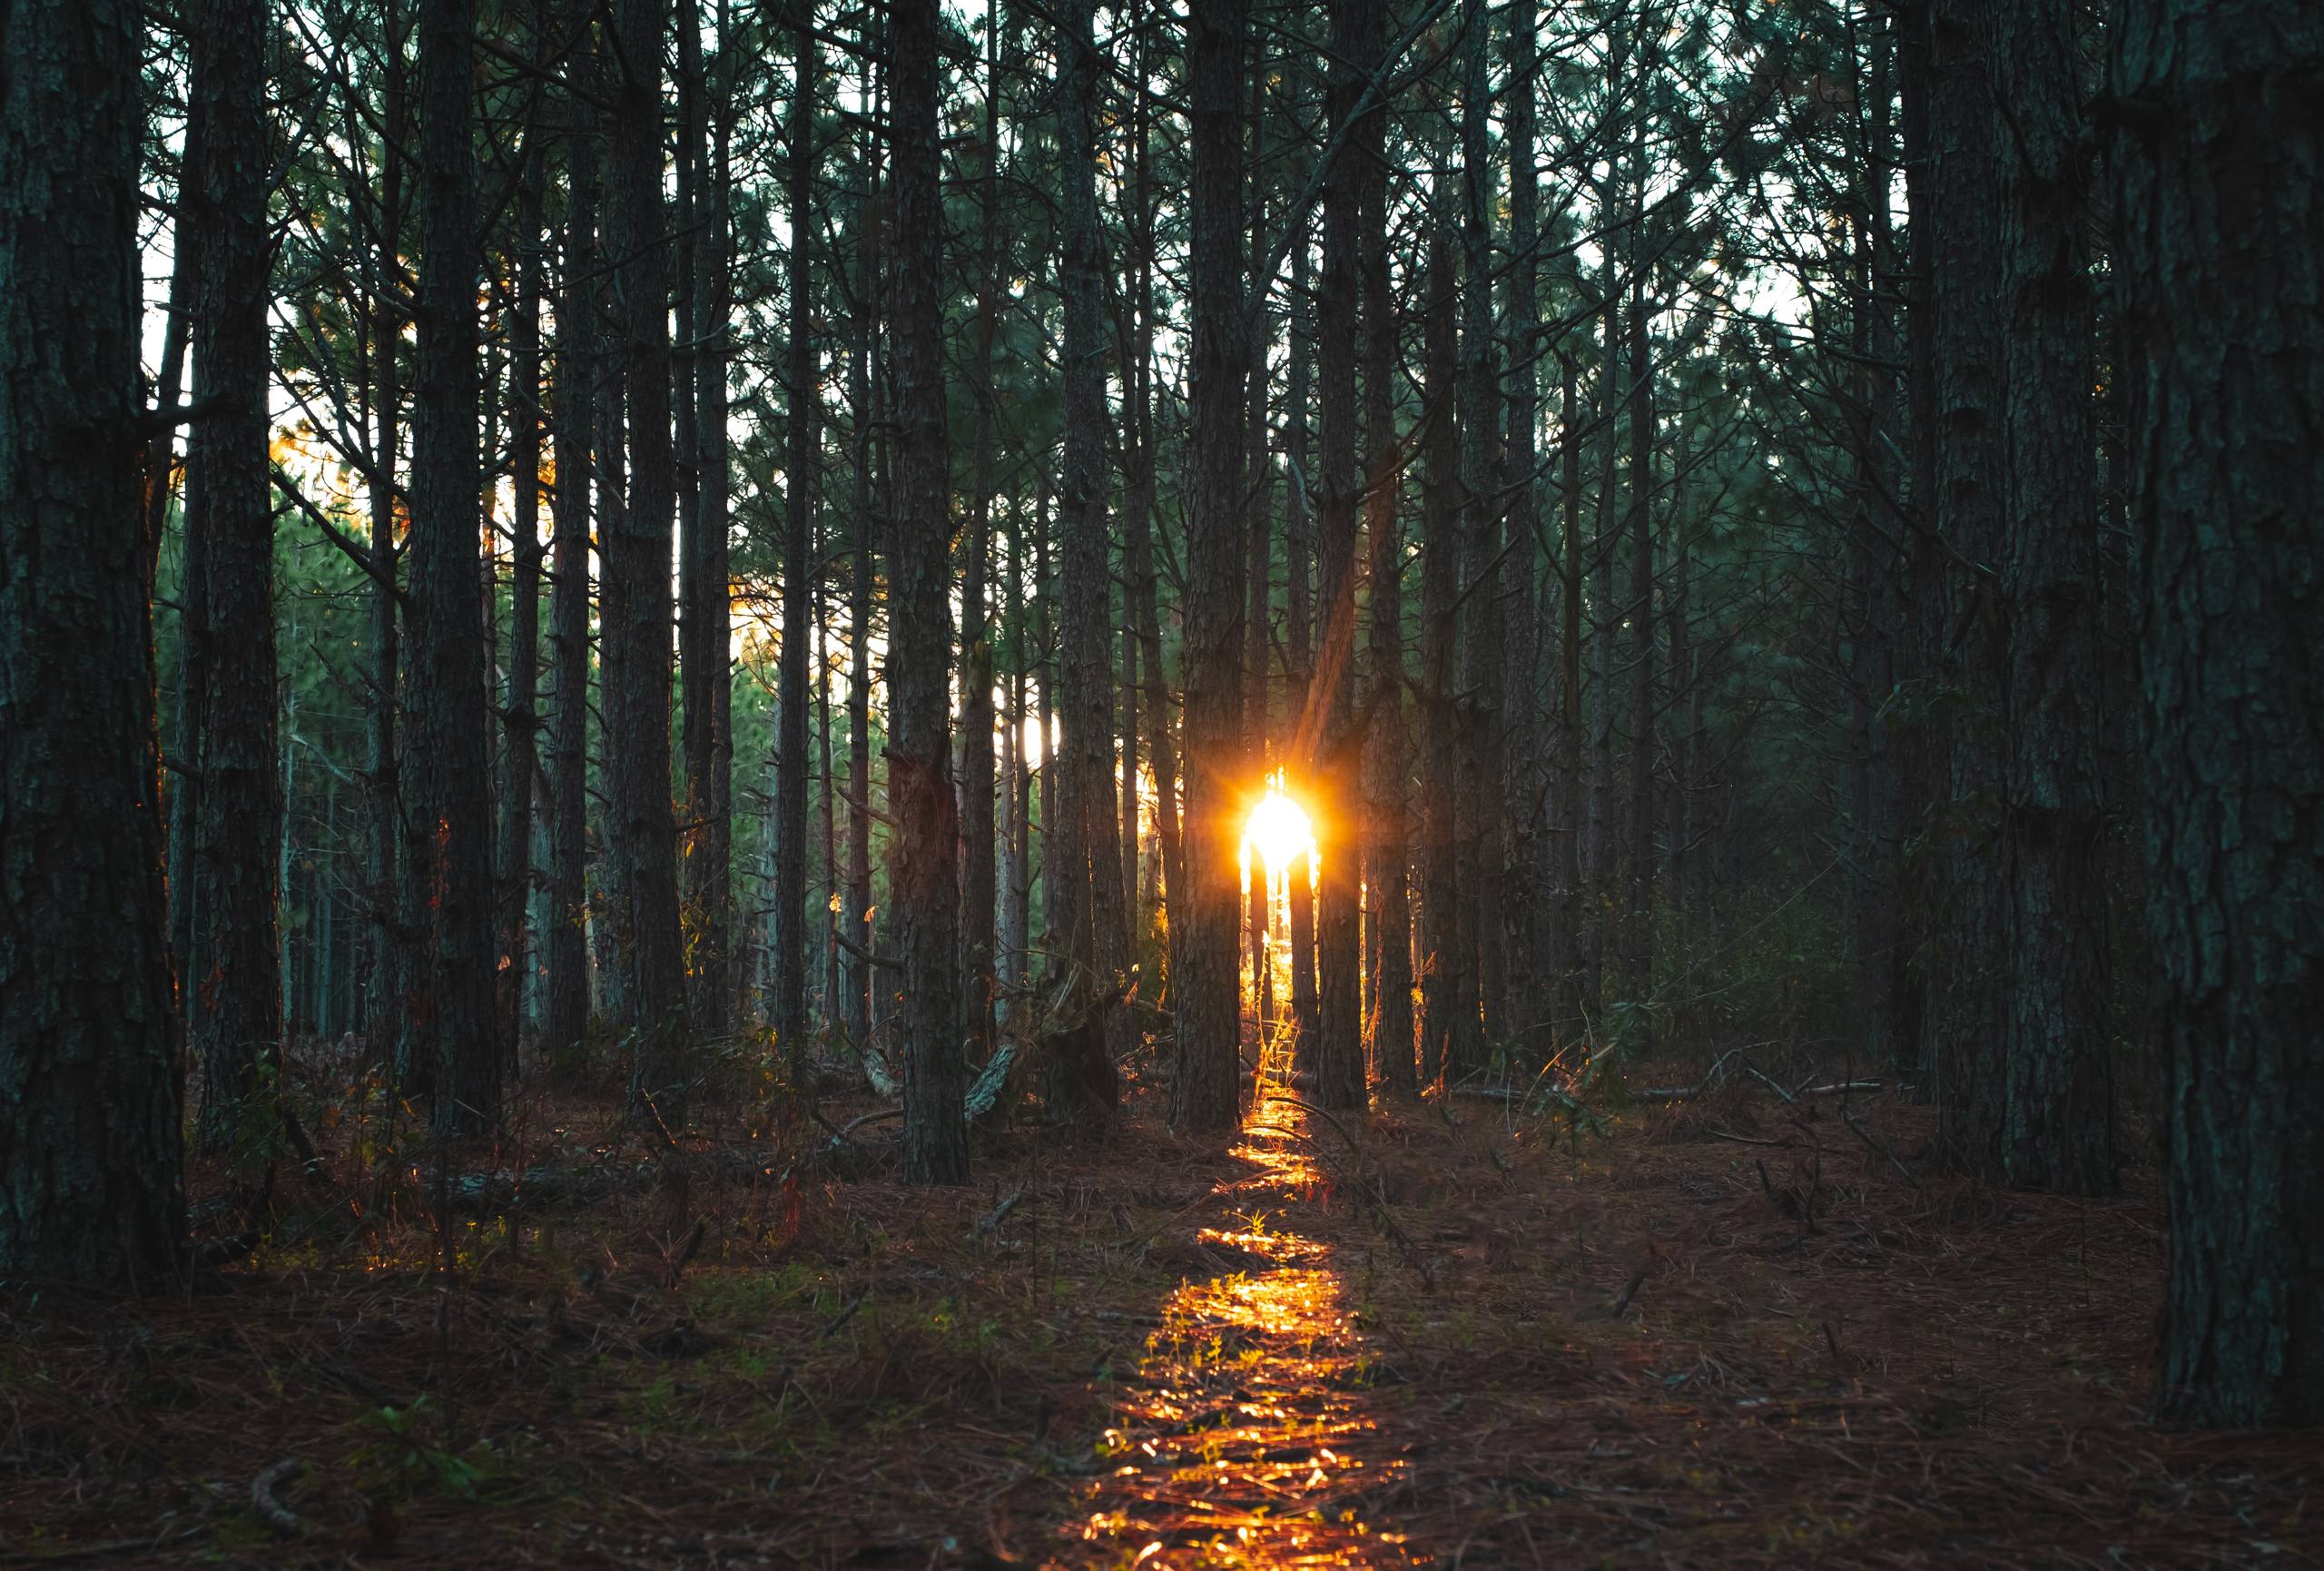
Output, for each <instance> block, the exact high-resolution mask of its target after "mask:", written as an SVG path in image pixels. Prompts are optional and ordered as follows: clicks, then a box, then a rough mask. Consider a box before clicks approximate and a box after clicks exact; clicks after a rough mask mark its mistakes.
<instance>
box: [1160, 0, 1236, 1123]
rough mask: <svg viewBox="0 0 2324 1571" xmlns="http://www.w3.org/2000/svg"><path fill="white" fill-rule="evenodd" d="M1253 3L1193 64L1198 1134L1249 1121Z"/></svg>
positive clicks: (1190, 514)
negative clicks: (1248, 124) (1245, 227)
mask: <svg viewBox="0 0 2324 1571" xmlns="http://www.w3.org/2000/svg"><path fill="white" fill-rule="evenodd" d="M1248 10H1249V7H1248V5H1247V4H1246V0H1193V5H1192V12H1191V20H1190V22H1189V25H1188V42H1187V72H1188V76H1189V81H1190V83H1191V89H1190V91H1191V94H1192V117H1191V118H1192V128H1193V141H1194V186H1193V193H1192V219H1193V237H1192V238H1193V274H1194V277H1193V286H1194V342H1193V346H1192V347H1193V363H1192V380H1193V389H1192V392H1191V395H1190V398H1189V406H1190V407H1189V410H1188V420H1189V427H1190V433H1189V434H1190V440H1191V443H1192V450H1191V454H1190V458H1189V466H1188V467H1189V470H1190V492H1189V495H1188V497H1187V575H1188V582H1189V583H1192V584H1197V585H1200V586H1201V587H1202V592H1201V593H1199V594H1196V595H1194V596H1192V597H1190V603H1189V604H1188V605H1187V608H1186V824H1185V828H1184V831H1183V836H1184V839H1183V845H1182V847H1181V849H1182V853H1183V855H1184V857H1185V862H1186V875H1185V880H1184V882H1185V885H1186V887H1185V891H1184V895H1183V897H1180V896H1179V891H1178V890H1177V888H1176V887H1174V888H1173V890H1172V895H1173V898H1174V900H1175V901H1176V905H1177V909H1176V910H1175V911H1174V913H1173V922H1172V926H1173V929H1174V937H1175V939H1176V944H1175V950H1174V963H1175V966H1176V970H1175V972H1174V976H1173V980H1174V982H1175V983H1176V991H1177V1000H1178V1003H1177V1032H1178V1080H1177V1088H1176V1091H1177V1097H1176V1102H1177V1105H1176V1107H1175V1109H1174V1112H1175V1114H1176V1117H1177V1120H1178V1121H1182V1122H1184V1123H1185V1124H1186V1125H1187V1126H1188V1127H1190V1128H1192V1129H1196V1130H1200V1131H1225V1130H1231V1129H1233V1128H1234V1127H1235V1126H1236V1123H1237V1122H1238V1121H1239V1118H1240V1099H1239V1092H1240V1080H1241V1076H1240V1073H1239V1071H1238V1065H1239V1059H1240V1036H1241V1013H1242V1012H1241V1008H1240V1002H1239V1000H1238V998H1237V996H1236V994H1237V982H1236V972H1237V971H1238V969H1239V968H1238V966H1237V965H1236V952H1237V950H1238V948H1239V944H1238V942H1237V937H1236V934H1237V928H1238V921H1237V916H1238V906H1239V904H1240V901H1239V878H1238V876H1237V873H1236V861H1237V856H1238V852H1239V847H1240V842H1241V838H1242V817H1243V812H1244V807H1245V803H1246V800H1247V795H1248V793H1247V792H1246V789H1245V788H1244V785H1243V782H1242V779H1241V773H1242V766H1243V746H1242V736H1241V711H1242V705H1243V694H1242V681H1241V677H1242V663H1243V650H1242V644H1243V633H1244V628H1243V622H1244V606H1243V598H1244V592H1245V584H1244V571H1243V558H1244V547H1245V525H1244V520H1243V516H1242V505H1241V504H1242V490H1243V479H1244V466H1243V416H1244V387H1245V376H1246V365H1247V361H1248V359H1249V355H1248V351H1247V349H1246V345H1245V342H1244V315H1243V235H1242V224H1243V216H1244V212H1243V183H1244V168H1243V125H1242V104H1241V98H1240V94H1239V92H1238V88H1239V85H1240V84H1241V81H1242V77H1243V55H1244V44H1245V38H1244V34H1245V28H1246V23H1247V19H1248Z"/></svg>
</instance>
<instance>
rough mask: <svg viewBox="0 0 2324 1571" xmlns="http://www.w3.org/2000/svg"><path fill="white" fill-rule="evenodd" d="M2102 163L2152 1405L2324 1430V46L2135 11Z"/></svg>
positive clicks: (2307, 22)
mask: <svg viewBox="0 0 2324 1571" xmlns="http://www.w3.org/2000/svg"><path fill="white" fill-rule="evenodd" d="M2118 16H2119V20H2118V21H2117V23H2116V25H2115V28H2114V59H2113V65H2112V76H2113V81H2112V101H2113V103H2114V104H2116V105H2118V106H2119V108H2120V111H2121V113H2120V114H2118V115H2117V117H2116V119H2115V122H2114V124H2115V131H2114V135H2113V148H2112V154H2113V156H2112V167H2113V173H2114V183H2113V194H2114V211H2115V212H2116V214H2117V215H2118V216H2117V220H2116V224H2117V234H2118V236H2119V240H2118V244H2117V250H2116V252H2115V265H2116V267H2117V268H2118V269H2119V270H2120V275H2121V277H2122V280H2123V282H2124V285H2125V295H2126V299H2127V311H2126V314H2125V327H2126V330H2127V334H2128V338H2129V341H2130V342H2131V344H2132V346H2133V351H2134V354H2135V357H2136V366H2137V369H2136V371H2135V374H2134V375H2133V378H2132V382H2131V386H2132V390H2133V392H2132V420H2131V440H2130V448H2131V453H2132V464H2133V465H2134V467H2135V468H2134V472H2135V474H2136V476H2137V489H2136V503H2135V507H2134V510H2133V519H2134V529H2135V533H2136V549H2135V553H2134V554H2135V557H2136V558H2137V561H2138V563H2139V572H2140V579H2141V583H2140V602H2141V604H2140V615H2139V646H2140V647H2141V649H2142V652H2143V658H2144V662H2145V671H2144V677H2143V689H2144V692H2143V699H2144V701H2143V709H2144V714H2145V744H2146V746H2145V753H2146V758H2145V770H2144V774H2143V779H2142V785H2143V788H2144V803H2145V807H2146V842H2147V847H2146V848H2147V867H2148V884H2147V931H2148V937H2149V941H2150V943H2151V944H2152V965H2151V969H2150V972H2149V975H2148V982H2147V988H2148V999H2149V1003H2150V1005H2151V1007H2152V1010H2153V1019H2154V1023H2155V1025H2156V1027H2157V1030H2158V1033H2159V1034H2160V1036H2161V1037H2162V1046H2163V1051H2164V1053H2165V1063H2166V1066H2167V1067H2166V1071H2165V1072H2166V1075H2167V1083H2166V1086H2165V1090H2164V1095H2163V1108H2164V1117H2163V1139H2164V1147H2165V1151H2166V1152H2167V1156H2168V1161H2169V1171H2168V1181H2167V1192H2168V1195H2169V1201H2170V1211H2171V1272H2170V1279H2169V1283H2168V1285H2167V1287H2166V1288H2165V1289H2164V1300H2163V1319H2162V1371H2161V1378H2160V1392H2159V1395H2158V1398H2157V1402H2156V1407H2157V1409H2158V1411H2159V1413H2160V1415H2161V1416H2162V1417H2163V1418H2166V1419H2170V1420H2173V1421H2177V1422H2182V1423H2192V1424H2202V1425H2211V1426H2220V1427H2226V1428H2244V1427H2247V1426H2250V1425H2258V1424H2283V1425H2305V1426H2313V1425H2315V1424H2317V1423H2319V1421H2324V1146H2319V1143H2318V1141H2317V1137H2316V1130H2317V1128H2318V1125H2319V1121H2320V1120H2324V1074H2319V1072H2318V1056H2317V1034H2316V1033H2317V1021H2318V1018H2319V1013H2324V918H2319V890H2324V845H2319V841H2318V838H2317V835H2316V825H2317V824H2318V823H2319V815H2324V770H2319V759H2324V706H2319V696H2324V650H2320V649H2319V646H2318V643H2317V640H2316V637H2315V629H2316V627H2317V624H2318V620H2319V605H2318V598H2319V594H2318V586H2319V583H2324V561H2319V556H2324V548H2320V547H2319V539H2318V536H2317V532H2316V529H2315V527H2314V520H2315V519H2316V517H2317V515H2318V512H2319V509H2324V322H2319V317H2318V314H2317V310H2316V303H2317V301H2318V300H2319V298H2320V297H2324V266H2319V256H2318V252H2317V249H2316V245H2315V239H2314V237H2315V234H2316V232H2317V227H2318V222H2319V212H2318V202H2319V196H2318V193H2319V191H2324V126H2319V124H2318V121H2317V117H2316V108H2315V103H2316V101H2315V91H2316V83H2317V81H2318V79H2319V74H2324V33H2319V28H2318V25H2317V20H2316V15H2315V12H2314V9H2313V7H2310V6H2305V5H2299V4H2298V3H2297V0H2250V3H2249V4H2246V5H2239V6H2219V5H2196V4H2191V3H2190V0H2132V4H2128V5H2124V6H2123V7H2122V10H2121V11H2120V13H2119V14H2118Z"/></svg>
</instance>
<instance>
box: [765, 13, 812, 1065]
mask: <svg viewBox="0 0 2324 1571" xmlns="http://www.w3.org/2000/svg"><path fill="white" fill-rule="evenodd" d="M792 44H793V54H792V89H791V92H792V99H791V124H790V134H791V148H790V153H791V166H790V171H789V175H790V193H789V195H790V206H791V256H790V264H791V265H790V289H791V315H790V325H789V333H790V339H791V342H790V345H789V349H790V356H789V360H790V372H789V380H790V394H789V396H790V400H791V403H790V410H789V413H790V416H791V420H790V430H789V433H788V436H789V441H790V450H789V457H788V459H786V461H785V462H784V464H783V656H782V663H781V666H780V667H779V669H778V670H777V672H776V676H775V683H776V687H775V700H774V707H775V738H774V751H775V775H774V935H775V946H774V956H773V959H774V967H773V970H774V1011H773V1013H774V1040H775V1042H776V1045H777V1046H778V1047H779V1048H780V1049H781V1050H782V1052H783V1056H784V1057H785V1058H786V1059H787V1060H788V1061H789V1062H790V1064H791V1070H792V1078H793V1084H794V1085H797V1084H802V1083H803V1079H802V1077H803V1075H804V1074H805V1072H806V1067H807V943H806V926H805V924H806V921H807V677H808V670H807V666H808V656H809V654H810V648H809V644H808V639H807V624H808V619H809V618H810V617H811V616H812V614H813V598H814V586H815V558H814V535H815V490H816V487H817V486H818V484H819V483H820V477H821V464H820V462H819V461H818V460H819V459H820V458H821V456H822V453H821V449H822V431H821V416H822V411H821V410H820V409H819V408H818V407H817V390H816V383H815V346H814V336H813V335H814V292H813V291H814V260H813V258H814V250H813V247H812V244H811V243H810V240H809V237H810V236H812V234H813V233H814V232H815V229H816V227H817V222H818V220H817V219H816V217H815V215H814V213H813V212H812V208H813V205H814V182H815V153H814V132H815V109H814V101H815V88H814V83H815V72H816V61H817V54H818V46H817V44H816V43H815V37H814V32H813V30H812V28H810V27H808V26H807V25H804V23H802V24H801V25H799V26H798V27H796V28H795V29H794V30H793V40H792Z"/></svg>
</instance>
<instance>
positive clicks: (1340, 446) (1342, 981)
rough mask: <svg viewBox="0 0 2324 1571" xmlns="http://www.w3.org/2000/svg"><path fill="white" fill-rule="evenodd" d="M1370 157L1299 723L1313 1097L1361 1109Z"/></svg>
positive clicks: (1326, 417) (1333, 200) (1323, 311)
mask: <svg viewBox="0 0 2324 1571" xmlns="http://www.w3.org/2000/svg"><path fill="white" fill-rule="evenodd" d="M1380 31H1381V27H1380V7H1379V5H1378V4H1377V3H1376V0H1354V3H1353V4H1350V5H1342V6H1340V7H1338V8H1337V9H1335V10H1334V13H1333V18H1332V53H1331V61H1332V64H1331V68H1330V75H1329V77H1328V79H1327V81H1326V84H1325V87H1324V123H1325V124H1327V125H1329V126H1330V127H1332V128H1333V129H1334V131H1336V130H1338V129H1339V128H1340V127H1342V126H1344V125H1346V124H1348V122H1349V120H1350V118H1351V117H1352V116H1353V115H1354V113H1355V109H1356V105H1357V104H1358V103H1359V102H1360V101H1361V99H1362V97H1363V95H1364V87H1365V77H1366V75H1367V74H1368V68H1369V66H1370V64H1371V63H1372V62H1373V61H1374V58H1375V57H1376V56H1377V55H1378V54H1379V52H1380V40H1379V35H1380ZM1361 178H1362V169H1361V166H1360V159H1359V157H1357V156H1343V157H1340V158H1337V159H1334V161H1333V163H1332V167H1331V168H1330V169H1329V170H1328V171H1327V172H1326V173H1325V175H1324V275H1323V280H1322V287H1321V289H1320V291H1318V293H1317V296H1316V301H1315V329H1316V380H1317V382H1318V384H1319V385H1318V392H1319V394H1320V396H1321V404H1320V407H1319V410H1318V420H1317V426H1316V465H1317V479H1318V480H1319V482H1320V483H1319V485H1318V487H1317V497H1316V509H1315V550H1316V557H1317V560H1318V562H1319V563H1320V565H1321V568H1322V572H1321V575H1320V578H1319V581H1318V584H1317V588H1318V591H1319V598H1321V600H1322V602H1323V606H1324V647H1323V656H1322V658H1321V660H1320V661H1319V663H1318V666H1317V668H1316V671H1315V679H1314V683H1313V686H1312V687H1311V688H1310V691H1309V693H1308V696H1307V703H1306V712H1305V717H1304V718H1303V720H1302V723H1301V726H1300V732H1301V743H1302V746H1301V748H1300V754H1301V756H1300V757H1299V759H1298V763H1299V766H1300V767H1301V768H1302V770H1303V771H1305V772H1306V773H1307V774H1308V776H1309V777H1310V779H1311V780H1312V782H1313V785H1312V786H1311V788H1310V794H1311V798H1312V801H1313V804H1314V806H1313V810H1312V812H1311V817H1312V819H1313V821H1314V824H1315V841H1316V853H1317V856H1318V859H1319V861H1320V862H1321V864H1322V866H1321V868H1320V869H1319V873H1320V877H1319V879H1318V881H1317V886H1316V896H1317V898H1316V910H1315V950H1316V958H1315V978H1316V1015H1315V1047H1314V1050H1313V1052H1310V1053H1309V1054H1308V1058H1309V1062H1311V1063H1312V1064H1313V1066H1314V1069H1315V1087H1314V1091H1315V1100H1316V1102H1317V1103H1318V1104H1319V1105H1321V1106H1324V1107H1327V1108H1352V1107H1362V1106H1363V1105H1364V1102H1365V1100H1366V1087H1365V1084H1364V1081H1365V1075H1364V1021H1363V1019H1362V1015H1361V1007H1362V1005H1361V999H1362V993H1361V985H1360V984H1361V981H1362V975H1361V973H1362V966H1363V954H1362V950H1361V946H1360V940H1361V935H1360V931H1359V927H1358V923H1359V920H1360V912H1359V903H1360V890H1361V887H1362V874H1363V851H1362V845H1363V836H1362V822H1363V812H1362V806H1361V802H1360V795H1361V791H1362V786H1363V781H1362V772H1361V769H1360V767H1359V763H1360V760H1361V758H1362V749H1361V745H1360V741H1359V739H1358V738H1355V737H1354V736H1351V735H1349V731H1350V727H1351V724H1352V722H1353V720H1354V710H1355V590H1356V556H1355V550H1356V544H1355V523H1356V509H1357V508H1358V507H1359V506H1360V505H1361V503H1362V501H1363V499H1364V469H1363V468H1362V466H1361V465H1360V464H1359V463H1358V461H1357V459H1356V430H1357V420H1358V419H1359V418H1360V416H1361V415H1362V412H1363V410H1362V406H1361V405H1360V404H1359V403H1358V401H1357V397H1356V380H1355V371H1356V351H1357V334H1358V324H1359V321H1360V318H1359V314H1358V313H1359V310H1360V306H1361V301H1360V299H1359V282H1358V272H1359V269H1360V265H1361V259H1360V258H1359V256H1358V252H1359V251H1360V249H1361V246H1362V241H1361V238H1360V234H1361V214H1360V212H1359V211H1358V196H1359V190H1358V183H1359V181H1360V180H1361Z"/></svg>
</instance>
